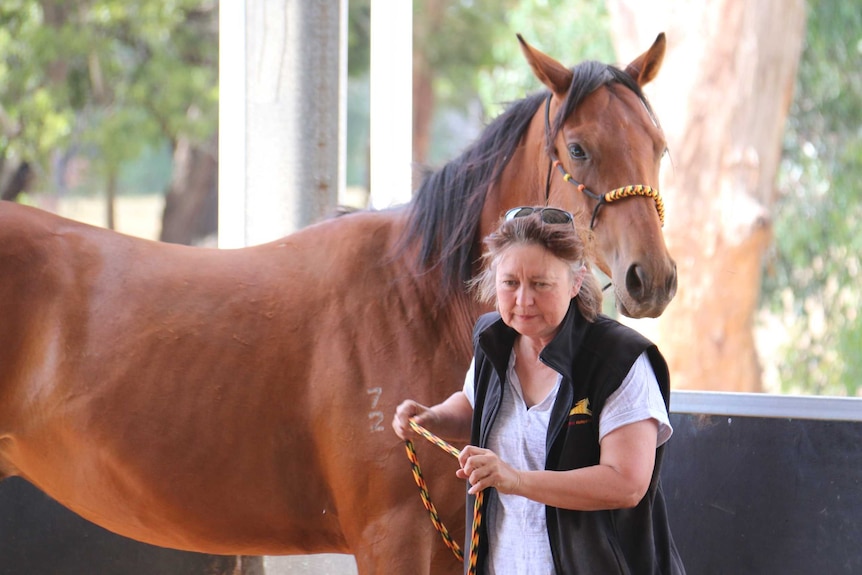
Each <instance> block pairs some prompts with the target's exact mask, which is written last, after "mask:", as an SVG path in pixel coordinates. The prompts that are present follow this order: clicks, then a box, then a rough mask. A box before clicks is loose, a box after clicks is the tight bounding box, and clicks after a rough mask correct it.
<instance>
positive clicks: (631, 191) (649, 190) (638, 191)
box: [545, 94, 664, 230]
mask: <svg viewBox="0 0 862 575" xmlns="http://www.w3.org/2000/svg"><path fill="white" fill-rule="evenodd" d="M551 96H552V95H551V94H548V98H547V99H546V100H545V138H547V140H548V157H549V158H550V159H549V162H548V179H547V181H546V182H545V205H547V204H548V201H549V199H550V195H551V173H552V171H553V168H554V167H556V168H557V169H558V170H559V171H560V173H561V174H562V175H563V179H564V180H565V181H567V182H569V183H570V184H572V185H574V186H575V187H577V188H578V190H580V191H582V192H583V193H585V194H586V195H587V196H589V197H590V198H592V199H594V200H596V202H597V203H596V207H595V208H594V209H593V216H592V218H590V229H591V230H593V229H595V228H596V217H597V216H598V215H599V208H600V207H602V206H603V205H605V204H610V203H611V202H615V201H617V200H621V199H623V198H629V197H631V196H646V197H648V198H652V199H653V201H654V202H655V209H656V211H658V219H659V220H660V221H661V225H662V227H664V201H663V200H662V199H661V195H660V194H659V193H658V190H657V189H655V188H653V187H650V186H644V185H641V184H636V185H632V186H623V187H621V188H617V189H615V190H611V191H610V192H608V193H606V194H604V195H599V194H596V193H594V192H592V191H591V190H590V189H589V188H587V187H586V186H585V185H584V184H582V183H580V182H579V181H577V180H576V179H575V178H573V177H572V174H570V173H569V172H567V171H566V169H565V168H564V167H563V164H562V163H561V162H560V159H559V158H558V157H557V154H556V152H555V151H554V145H553V142H552V141H551Z"/></svg>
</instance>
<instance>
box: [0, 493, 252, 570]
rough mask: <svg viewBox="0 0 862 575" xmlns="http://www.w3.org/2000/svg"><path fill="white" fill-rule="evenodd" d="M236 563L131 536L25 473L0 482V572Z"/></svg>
mask: <svg viewBox="0 0 862 575" xmlns="http://www.w3.org/2000/svg"><path fill="white" fill-rule="evenodd" d="M236 563H237V559H236V557H225V556H220V555H204V554H200V553H188V552H184V551H176V550H173V549H165V548H162V547H155V546H152V545H146V544H144V543H138V542H137V541H132V540H131V539H127V538H125V537H121V536H119V535H116V534H114V533H111V532H110V531H106V530H105V529H102V528H101V527H98V526H96V525H94V524H92V523H90V522H89V521H86V520H85V519H82V518H81V517H79V516H78V515H76V514H75V513H72V512H71V511H69V510H68V509H66V508H65V507H62V506H61V505H60V504H59V503H57V502H55V501H54V500H53V499H51V498H49V497H48V496H46V495H45V494H44V493H42V492H41V491H39V490H38V489H36V488H35V487H33V486H32V485H31V484H29V483H28V482H26V481H24V480H22V479H19V478H16V477H13V478H10V479H7V480H5V481H3V483H0V575H231V574H232V573H233V572H234V569H235V567H236Z"/></svg>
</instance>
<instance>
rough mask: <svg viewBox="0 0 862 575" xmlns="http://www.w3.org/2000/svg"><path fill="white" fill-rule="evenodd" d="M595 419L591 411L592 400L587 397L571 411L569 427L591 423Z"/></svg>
mask: <svg viewBox="0 0 862 575" xmlns="http://www.w3.org/2000/svg"><path fill="white" fill-rule="evenodd" d="M592 419H593V412H592V410H590V398H589V397H585V398H583V399H582V400H580V401H579V402H577V403H576V404H575V406H574V407H573V408H572V410H571V411H569V425H581V424H584V423H589V422H590V421H592Z"/></svg>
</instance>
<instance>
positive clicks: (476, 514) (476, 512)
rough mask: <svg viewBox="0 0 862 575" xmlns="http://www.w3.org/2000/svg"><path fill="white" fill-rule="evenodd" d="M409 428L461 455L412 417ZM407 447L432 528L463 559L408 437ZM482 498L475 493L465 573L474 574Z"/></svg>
mask: <svg viewBox="0 0 862 575" xmlns="http://www.w3.org/2000/svg"><path fill="white" fill-rule="evenodd" d="M409 423H410V428H411V429H412V430H413V431H415V432H416V433H418V434H419V435H421V436H422V437H424V438H425V439H427V440H428V441H430V442H431V443H433V444H434V445H436V446H437V447H439V448H440V449H442V450H443V451H445V452H446V453H448V454H450V455H453V456H455V457H458V456H459V455H461V451H460V450H459V449H458V448H456V447H453V446H452V445H451V444H449V443H448V442H446V441H445V440H444V439H441V438H440V437H438V436H436V435H434V434H433V433H431V432H430V431H428V430H427V429H425V428H424V427H422V426H421V425H419V424H418V423H416V421H414V420H413V419H410V421H409ZM405 443H406V447H407V458H408V459H410V463H411V465H412V468H413V479H414V480H415V481H416V485H418V486H419V496H420V497H421V498H422V503H423V504H424V505H425V509H427V510H428V513H429V514H430V515H431V523H433V524H434V528H435V529H437V532H438V533H440V537H442V538H443V542H444V543H445V544H446V546H447V547H448V548H449V549H451V550H452V553H453V554H454V555H455V558H456V559H457V560H458V561H463V560H464V552H463V551H461V548H460V547H459V546H458V544H457V543H456V542H455V541H453V540H452V536H451V535H449V530H448V529H446V526H445V525H443V522H442V521H440V515H439V514H438V513H437V508H436V507H435V506H434V503H432V502H431V494H430V493H429V492H428V485H427V484H426V483H425V479H424V478H423V477H422V470H421V469H420V468H419V460H418V459H417V457H416V449H415V448H414V447H413V442H412V441H410V440H409V439H408V440H406V441H405ZM483 499H484V491H480V492H479V493H477V494H476V499H475V503H474V505H473V527H472V529H471V532H470V559H469V568H468V570H467V573H468V574H469V575H475V574H476V562H477V560H478V555H479V554H478V550H479V527H481V525H482V500H483Z"/></svg>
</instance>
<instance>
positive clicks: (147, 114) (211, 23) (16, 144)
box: [0, 0, 218, 222]
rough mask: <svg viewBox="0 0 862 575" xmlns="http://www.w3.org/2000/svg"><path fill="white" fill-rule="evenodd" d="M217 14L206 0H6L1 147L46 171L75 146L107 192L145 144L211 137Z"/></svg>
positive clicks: (0, 25)
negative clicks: (59, 156) (60, 156)
mask: <svg viewBox="0 0 862 575" xmlns="http://www.w3.org/2000/svg"><path fill="white" fill-rule="evenodd" d="M216 22H217V4H216V3H215V0H175V1H172V2H162V1H157V0H148V1H145V2H125V1H124V0H80V1H77V2H64V1H63V0H43V1H41V2H37V1H35V0H11V1H9V2H4V3H3V5H2V7H0V55H2V61H0V102H3V103H4V105H5V108H3V109H2V111H0V112H2V114H0V118H2V119H3V122H2V123H3V126H2V128H3V129H2V131H0V137H2V138H3V139H2V142H0V154H2V157H3V158H14V159H16V160H18V161H23V162H27V163H28V164H30V165H32V166H34V171H35V172H36V173H37V174H39V175H40V176H44V175H46V174H50V173H51V167H50V166H51V162H52V157H54V156H55V155H57V154H62V153H65V152H67V151H69V150H71V149H73V148H74V149H76V150H79V151H80V152H81V153H84V154H86V155H87V157H88V158H89V159H90V161H91V162H92V164H93V165H94V166H95V167H96V169H97V171H98V172H99V173H100V174H102V176H103V178H104V181H105V182H106V184H105V188H106V190H107V192H108V195H109V197H110V196H111V194H112V193H113V191H114V190H115V189H116V182H117V176H118V173H119V169H120V167H121V166H122V165H123V164H124V163H125V162H128V161H129V160H130V159H133V158H135V157H137V156H138V155H139V154H140V153H141V152H142V151H143V150H144V149H145V148H147V147H155V146H158V145H159V144H161V143H163V142H165V141H167V142H169V143H170V144H171V145H172V147H175V146H176V144H177V142H178V141H179V140H181V139H183V138H187V139H189V141H190V142H192V143H194V145H198V143H203V144H206V143H209V142H211V139H212V137H213V134H214V133H215V128H216V121H217V114H216V106H217V102H218V95H217V86H216V75H217V70H216V65H215V62H216V58H217V43H216V41H215V39H216V32H217V29H216V28H215V23H216ZM207 33H208V34H207ZM43 181H48V182H49V181H50V180H48V179H47V178H44V177H43ZM108 219H109V222H110V220H111V216H110V208H109V217H108Z"/></svg>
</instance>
